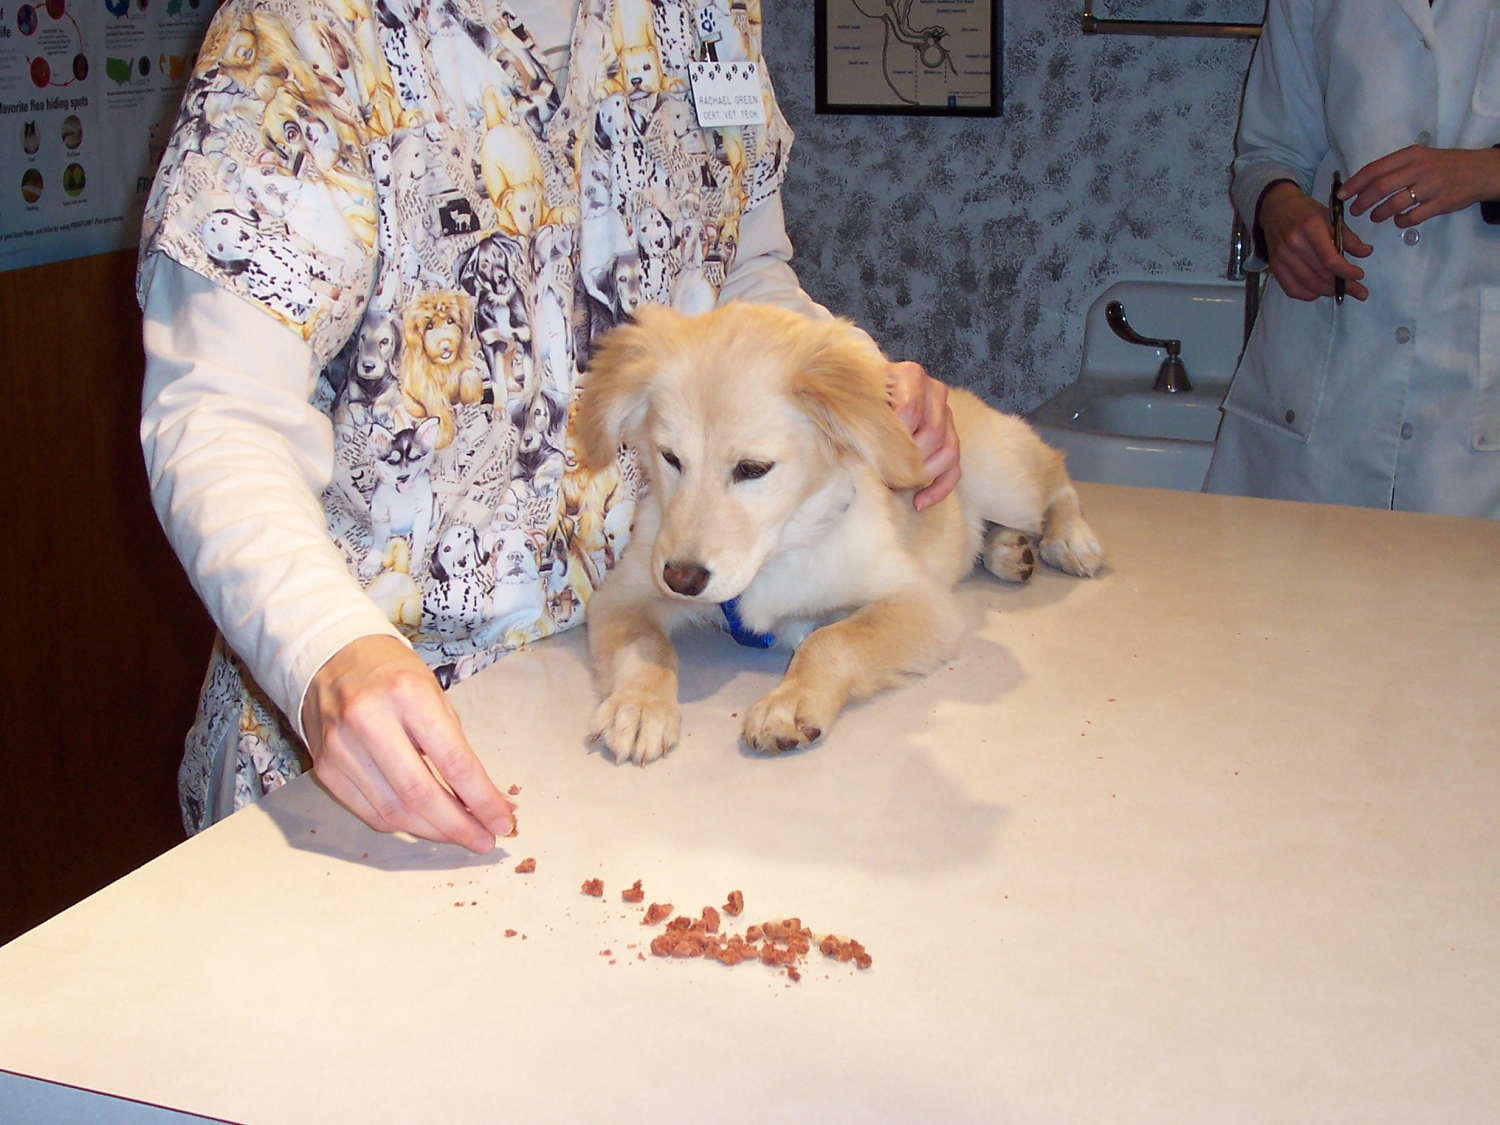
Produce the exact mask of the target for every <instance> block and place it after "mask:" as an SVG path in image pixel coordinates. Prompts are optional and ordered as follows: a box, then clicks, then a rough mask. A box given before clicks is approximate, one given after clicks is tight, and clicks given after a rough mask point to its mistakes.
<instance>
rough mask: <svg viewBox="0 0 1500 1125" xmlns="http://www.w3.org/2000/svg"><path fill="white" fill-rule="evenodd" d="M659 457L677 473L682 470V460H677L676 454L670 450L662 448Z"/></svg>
mask: <svg viewBox="0 0 1500 1125" xmlns="http://www.w3.org/2000/svg"><path fill="white" fill-rule="evenodd" d="M661 459H662V460H663V461H665V462H666V463H667V464H668V465H671V466H672V468H674V469H676V470H677V471H678V472H679V473H680V472H682V462H681V461H679V460H677V454H675V453H673V452H672V451H671V450H669V449H663V450H662V451H661Z"/></svg>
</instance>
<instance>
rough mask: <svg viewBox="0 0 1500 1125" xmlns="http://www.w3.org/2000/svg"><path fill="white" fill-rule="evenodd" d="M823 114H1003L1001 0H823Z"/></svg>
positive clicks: (819, 60)
mask: <svg viewBox="0 0 1500 1125" xmlns="http://www.w3.org/2000/svg"><path fill="white" fill-rule="evenodd" d="M816 19H817V31H816V66H817V111H818V112H819V113H835V114H837V113H882V114H883V113H895V114H930V115H933V116H939V117H998V116H999V115H1000V90H1001V86H1000V69H1001V68H1000V62H1001V31H1000V28H1001V0H817V17H816Z"/></svg>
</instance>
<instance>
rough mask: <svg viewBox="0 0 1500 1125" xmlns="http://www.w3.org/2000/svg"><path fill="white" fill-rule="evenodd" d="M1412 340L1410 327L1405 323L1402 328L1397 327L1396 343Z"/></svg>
mask: <svg viewBox="0 0 1500 1125" xmlns="http://www.w3.org/2000/svg"><path fill="white" fill-rule="evenodd" d="M1410 340H1411V329H1410V328H1408V327H1406V325H1404V324H1403V325H1402V326H1401V327H1400V328H1398V329H1396V343H1398V344H1405V343H1408V342H1409V341H1410Z"/></svg>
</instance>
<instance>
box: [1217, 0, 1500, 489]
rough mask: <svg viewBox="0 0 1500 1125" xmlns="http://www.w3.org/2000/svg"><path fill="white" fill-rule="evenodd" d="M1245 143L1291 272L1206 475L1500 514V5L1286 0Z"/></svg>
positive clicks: (1254, 95)
mask: <svg viewBox="0 0 1500 1125" xmlns="http://www.w3.org/2000/svg"><path fill="white" fill-rule="evenodd" d="M1237 143H1238V151H1239V155H1238V158H1237V159H1236V160H1235V162H1234V182H1233V188H1232V191H1233V195H1234V201H1235V206H1236V208H1237V209H1238V210H1239V213H1240V215H1241V216H1242V217H1243V218H1244V219H1245V221H1246V224H1247V225H1251V226H1253V227H1254V229H1255V233H1256V256H1257V258H1259V259H1260V263H1259V264H1260V265H1261V266H1265V265H1266V264H1269V268H1270V272H1271V275H1272V278H1271V280H1270V281H1268V283H1267V286H1266V296H1265V302H1264V306H1263V310H1262V313H1261V316H1260V319H1259V321H1258V322H1257V324H1256V326H1255V330H1254V332H1253V333H1252V334H1251V337H1250V340H1249V343H1248V344H1247V346H1246V349H1245V354H1244V356H1243V358H1242V359H1241V361H1240V366H1239V370H1238V371H1237V372H1236V374H1235V379H1234V383H1233V385H1232V386H1231V388H1230V391H1229V395H1228V397H1227V399H1226V400H1225V403H1224V421H1223V425H1222V426H1221V428H1220V431H1219V440H1218V445H1217V447H1216V449H1215V453H1214V460H1213V465H1212V467H1211V469H1210V470H1209V475H1208V480H1207V482H1206V483H1205V485H1204V489H1205V491H1209V492H1221V493H1233V494H1241V495H1252V496H1264V497H1272V498H1280V499H1291V500H1311V501H1321V502H1328V503H1338V504H1356V505H1361V506H1366V507H1379V508H1399V509H1406V510H1414V511H1425V512H1446V513H1452V514H1458V515H1471V516H1487V517H1490V518H1497V517H1500V225H1496V224H1497V223H1500V205H1496V204H1494V203H1493V202H1492V201H1494V200H1497V199H1500V150H1497V149H1496V148H1495V147H1494V146H1496V145H1500V4H1497V3H1496V2H1495V0H1436V3H1435V4H1433V5H1431V6H1429V3H1428V0H1271V3H1270V6H1269V9H1268V11H1267V13H1266V22H1265V29H1264V32H1263V34H1262V37H1261V41H1260V44H1259V46H1258V48H1257V50H1256V53H1255V59H1254V62H1253V63H1252V64H1251V67H1250V75H1249V80H1248V82H1247V85H1246V90H1245V103H1244V110H1243V115H1242V118H1241V122H1240V131H1239V137H1238V142H1237ZM1336 171H1337V172H1339V173H1340V174H1341V175H1342V176H1343V178H1344V180H1345V186H1344V188H1343V190H1342V192H1341V196H1342V198H1343V199H1345V200H1346V201H1347V207H1346V214H1347V235H1346V240H1345V253H1346V254H1347V255H1349V258H1342V257H1340V256H1339V255H1338V253H1337V252H1336V251H1335V249H1334V243H1333V239H1332V228H1331V226H1330V222H1329V212H1328V209H1327V208H1326V207H1325V206H1324V203H1325V202H1326V201H1327V200H1328V198H1329V192H1330V188H1331V186H1332V179H1333V175H1334V173H1335V172H1336ZM1351 259H1352V260H1351ZM1252 264H1253V263H1252ZM1335 277H1340V278H1342V279H1344V282H1345V284H1346V286H1347V290H1348V297H1349V298H1351V299H1346V300H1345V301H1343V303H1342V304H1338V303H1336V302H1335V300H1334V279H1335Z"/></svg>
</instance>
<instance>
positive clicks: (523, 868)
mask: <svg viewBox="0 0 1500 1125" xmlns="http://www.w3.org/2000/svg"><path fill="white" fill-rule="evenodd" d="M535 870H536V860H535V859H534V858H532V857H531V856H527V857H526V858H525V859H523V860H522V861H521V862H520V863H518V864H516V874H517V875H530V874H531V873H532V872H533V871H535Z"/></svg>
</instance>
